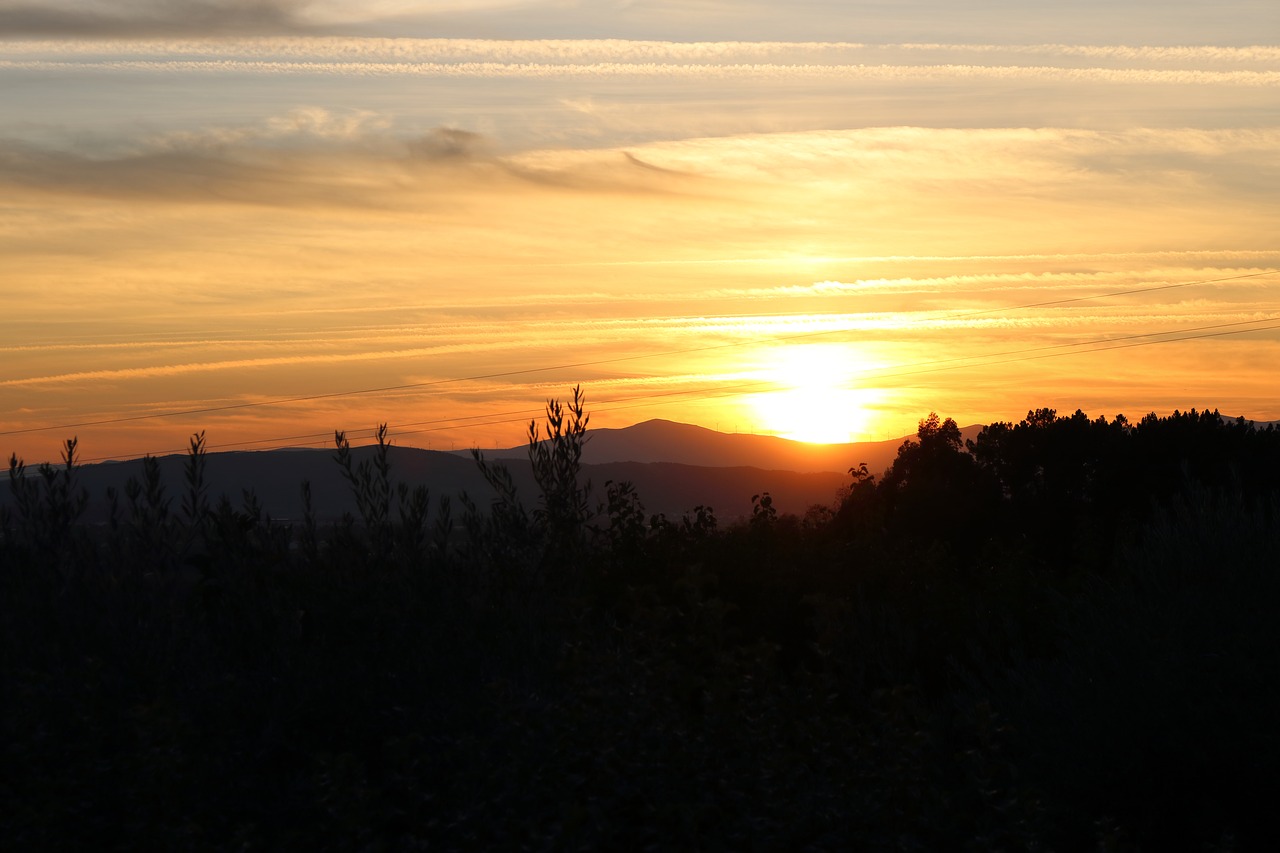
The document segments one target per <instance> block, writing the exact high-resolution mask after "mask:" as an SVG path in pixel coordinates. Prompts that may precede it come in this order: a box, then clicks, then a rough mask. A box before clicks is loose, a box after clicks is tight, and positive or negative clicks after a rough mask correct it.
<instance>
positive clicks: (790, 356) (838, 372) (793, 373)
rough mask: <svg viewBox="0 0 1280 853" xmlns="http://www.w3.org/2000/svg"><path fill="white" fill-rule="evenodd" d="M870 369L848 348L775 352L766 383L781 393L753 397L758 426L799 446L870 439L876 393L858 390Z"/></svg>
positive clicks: (836, 346) (825, 346) (818, 346)
mask: <svg viewBox="0 0 1280 853" xmlns="http://www.w3.org/2000/svg"><path fill="white" fill-rule="evenodd" d="M864 368H865V365H864V364H862V360H861V358H860V357H859V354H858V352H857V351H856V349H855V348H854V347H852V346H850V345H848V344H801V345H792V346H787V347H784V348H781V349H776V350H771V351H770V353H769V364H768V366H766V367H765V368H764V369H763V370H762V371H761V374H762V378H766V379H768V380H769V381H771V382H773V383H775V384H776V385H777V386H779V390H776V391H768V392H765V393H762V394H756V395H753V397H752V400H751V405H752V407H753V409H754V410H755V414H756V418H757V420H758V421H759V422H760V423H761V424H762V425H763V426H764V427H765V428H766V429H767V430H768V431H769V432H771V433H773V434H775V435H780V436H782V437H784V438H790V439H793V440H795V441H806V442H811V443H814V444H838V443H844V442H850V441H857V440H859V438H860V437H861V436H863V435H864V434H865V433H866V428H867V425H868V422H869V420H870V416H869V409H868V407H869V405H870V404H872V403H873V402H874V396H875V395H874V393H873V392H872V391H871V390H869V389H865V388H855V387H853V385H854V382H855V380H856V378H857V374H858V373H859V372H860V370H862V369H864Z"/></svg>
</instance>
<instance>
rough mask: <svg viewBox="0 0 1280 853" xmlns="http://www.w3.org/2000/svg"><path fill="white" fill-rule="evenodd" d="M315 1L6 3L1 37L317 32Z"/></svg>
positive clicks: (1, 7)
mask: <svg viewBox="0 0 1280 853" xmlns="http://www.w3.org/2000/svg"><path fill="white" fill-rule="evenodd" d="M312 5H314V4H313V3H312V2H311V0H43V2H41V3H39V4H35V3H30V2H23V0H0V35H7V36H13V35H17V36H73V37H75V36H78V37H90V38H103V37H134V38H136V37H140V36H171V35H181V34H199V35H217V34H227V35H247V34H254V33H288V32H301V31H308V30H314V29H315V25H314V23H313V22H310V21H309V20H308V19H307V16H306V14H305V13H306V10H307V8H308V7H309V6H312Z"/></svg>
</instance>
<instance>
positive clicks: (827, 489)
mask: <svg viewBox="0 0 1280 853" xmlns="http://www.w3.org/2000/svg"><path fill="white" fill-rule="evenodd" d="M980 429H981V427H967V428H965V429H964V430H963V433H964V434H965V436H966V437H971V436H972V435H975V434H976V433H977V432H978V430H980ZM904 440H905V439H904V438H899V439H894V440H892V441H879V442H866V443H858V444H839V445H811V444H805V443H804V442H798V441H789V440H787V439H784V438H776V437H773V436H762V435H745V434H727V433H721V432H716V431H715V430H710V429H705V428H703V427H698V426H691V425H689V424H680V423H674V422H672V421H664V420H651V421H646V422H644V423H641V424H636V425H635V426H631V427H626V428H624V429H597V430H591V431H590V432H589V440H588V441H587V444H586V448H585V449H584V452H583V461H584V465H583V476H584V477H585V478H587V479H589V480H590V481H591V482H592V484H593V487H594V491H593V495H594V497H595V498H596V499H597V500H600V501H603V499H604V494H605V491H604V490H605V483H606V482H607V481H609V480H613V481H615V482H621V481H624V480H629V481H631V482H632V483H633V484H634V485H635V487H636V492H637V494H638V495H639V496H640V499H641V501H642V503H643V504H644V506H645V510H646V512H648V513H658V512H661V513H665V514H666V515H667V516H668V517H673V518H678V517H679V516H680V515H682V514H683V513H685V512H688V511H689V510H692V509H693V508H694V507H696V506H699V505H703V506H710V507H713V508H714V509H715V511H716V515H717V517H718V518H719V519H720V520H721V521H724V522H728V521H733V520H735V519H737V518H742V517H745V516H748V515H750V513H751V496H752V495H754V494H758V493H761V492H766V491H767V492H769V493H770V494H771V495H772V496H773V499H774V505H775V506H776V507H777V509H778V511H779V512H784V513H788V512H790V513H796V514H802V513H804V512H805V510H807V509H808V508H809V507H810V506H812V505H814V504H821V505H830V504H832V503H833V502H834V501H835V499H836V493H837V490H838V489H839V488H840V487H841V486H842V485H844V484H846V483H847V482H848V481H849V475H848V469H849V468H851V467H854V466H856V465H858V464H860V463H862V462H866V463H867V467H868V468H869V469H870V470H871V471H872V472H873V473H876V474H879V473H881V472H882V471H884V469H886V468H887V467H888V466H889V465H890V464H891V463H892V461H893V459H894V457H895V456H896V454H897V451H898V447H899V446H900V445H901V444H902V442H903V441H904ZM352 452H353V454H354V456H355V458H356V460H357V462H359V460H362V459H365V458H368V456H369V455H370V454H371V453H372V449H371V448H369V447H361V448H354V449H353V451H352ZM483 452H484V454H485V457H486V458H487V459H493V460H501V461H502V462H503V463H504V464H506V465H507V467H508V468H509V469H510V470H511V473H512V476H513V477H514V479H515V482H516V485H517V487H518V490H519V493H520V495H521V497H522V499H523V500H525V501H526V502H527V503H528V506H529V508H530V509H532V508H533V507H534V506H536V500H537V494H538V490H537V486H536V484H535V483H534V480H533V474H532V471H531V469H530V466H529V461H528V454H527V449H526V448H525V447H524V446H521V447H514V448H504V449H500V450H486V451H483ZM206 459H207V469H206V482H207V490H208V495H209V497H210V499H211V501H214V502H216V501H217V500H218V498H220V497H221V496H222V495H226V496H227V497H228V498H229V499H230V501H231V503H232V505H233V506H235V507H236V508H240V507H241V506H243V504H244V493H245V492H246V491H250V490H251V491H252V492H253V493H254V495H255V496H256V497H257V500H258V502H259V504H260V505H261V506H262V508H263V510H264V511H265V512H267V513H269V514H270V515H271V516H272V517H273V518H277V519H291V520H292V519H298V518H300V517H301V516H302V499H301V486H302V483H303V481H309V482H310V484H311V494H312V500H313V506H314V508H315V511H316V514H317V516H318V517H319V518H320V519H322V520H332V519H335V518H339V517H341V515H342V513H344V512H352V513H354V512H355V501H354V499H353V498H352V497H351V490H350V487H349V486H348V484H347V483H346V481H345V480H344V479H343V478H342V473H341V470H340V469H339V468H338V466H337V464H336V463H335V462H334V461H333V453H332V451H328V450H267V451H252V452H251V451H241V452H229V453H210V454H208V456H207V457H206ZM184 461H185V460H184V457H183V456H181V455H175V456H166V457H162V458H161V459H160V460H159V463H160V471H161V476H162V481H163V482H164V484H165V488H166V491H167V494H168V497H169V499H170V508H171V510H172V511H174V512H176V511H177V510H178V507H179V506H180V505H181V499H182V495H183V493H184V489H185V486H184V475H183V466H184ZM391 472H392V478H393V479H394V480H396V481H401V482H404V483H407V484H408V485H410V486H416V485H419V484H421V485H425V486H427V488H428V489H429V490H430V492H431V496H432V501H433V504H435V502H436V501H438V499H439V498H440V497H442V496H446V495H447V496H448V497H449V498H450V499H451V500H453V502H454V507H455V512H457V511H459V510H458V502H457V496H458V494H459V493H460V492H463V491H466V492H467V493H468V494H469V495H470V496H471V497H472V498H473V499H474V500H475V501H476V502H477V503H478V504H480V505H481V506H487V505H488V504H489V502H490V501H491V500H492V497H493V494H492V491H491V490H490V488H489V486H488V484H487V483H486V482H485V480H484V478H483V477H482V476H481V474H480V472H479V470H478V468H477V467H476V464H475V462H474V461H473V460H472V459H471V454H470V451H454V452H447V451H438V450H421V449H418V448H409V447H393V448H391ZM30 474H31V475H33V476H38V475H36V473H35V472H34V471H31V472H30ZM77 476H78V481H79V483H80V485H82V486H84V487H85V488H87V489H88V491H89V495H90V504H89V509H88V512H87V513H86V520H87V521H90V522H100V521H105V520H106V519H107V517H108V503H107V499H106V492H107V489H108V487H112V488H114V489H115V490H116V491H117V492H118V493H119V495H120V501H121V503H122V505H123V503H124V502H125V498H124V487H125V483H126V482H127V481H128V479H129V478H130V477H137V478H139V479H141V477H142V462H141V461H140V460H133V461H129V462H104V463H99V464H95V465H85V466H83V467H81V468H80V469H78V474H77ZM11 503H12V495H11V493H10V490H9V488H8V484H7V483H4V484H0V505H7V504H11ZM122 509H123V506H122Z"/></svg>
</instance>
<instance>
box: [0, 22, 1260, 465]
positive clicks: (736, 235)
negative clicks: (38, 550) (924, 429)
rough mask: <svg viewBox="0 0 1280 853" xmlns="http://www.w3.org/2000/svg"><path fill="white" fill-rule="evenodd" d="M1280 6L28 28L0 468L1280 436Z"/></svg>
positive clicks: (5, 316) (16, 82) (10, 69)
mask: <svg viewBox="0 0 1280 853" xmlns="http://www.w3.org/2000/svg"><path fill="white" fill-rule="evenodd" d="M1278 224H1280V4H1276V3H1275V2H1274V0H1256V2H1252V1H1251V0H1240V2H1230V0H1228V1H1227V2H1222V3H1217V4H1207V3H1204V2H1201V0H1195V2H1191V0H1163V2H1159V3H1156V2H1144V1H1143V0H1106V2H1101V1H1100V0H1098V2H1095V0H1080V2H1074V3H1071V4H1065V3H1061V2H1047V0H1016V2H1015V0H986V2H957V0H946V2H942V0H895V2H889V0H880V2H817V0H815V1H814V2H796V3H788V4H785V5H784V4H778V3H765V2H755V0H746V2H742V0H736V2H732V3H730V2H717V0H697V1H696V2H679V3H677V2H645V0H632V1H631V2H626V0H617V2H574V0H524V2H507V1H506V0H444V2H417V1H416V0H374V2H365V3H361V4H352V3H339V2H336V0H314V2H307V0H273V1H272V2H250V0H126V2H121V0H111V2H107V0H75V1H74V2H72V0H42V2H39V3H35V2H12V0H0V298H2V300H3V301H2V303H0V304H3V311H0V439H3V441H4V442H5V443H3V444H0V450H3V451H8V452H14V453H16V454H17V455H18V456H20V457H22V458H24V459H25V460H27V461H28V462H34V461H39V460H43V459H51V458H53V459H56V457H57V455H58V452H59V449H60V447H61V444H62V442H63V441H64V440H65V439H67V438H71V437H73V436H75V437H77V438H78V439H79V451H80V454H81V458H83V459H85V460H95V459H106V458H117V459H118V458H128V457H132V456H138V455H141V454H144V453H152V454H162V453H168V452H174V451H180V450H182V449H183V448H184V447H186V445H187V441H188V438H189V437H190V436H191V435H192V434H193V433H195V432H197V431H201V430H203V431H204V432H205V433H206V439H207V442H208V444H209V446H210V448H211V449H267V448H275V447H286V446H331V445H332V437H333V431H334V430H335V429H341V430H345V431H347V432H348V434H349V435H350V436H351V437H352V438H353V440H354V442H355V443H363V442H365V441H367V440H368V436H369V435H370V433H371V432H372V430H373V428H374V427H375V426H376V425H377V424H379V423H387V424H388V425H389V429H390V433H391V435H392V437H393V440H394V441H395V443H397V444H402V445H409V446H417V447H429V448H434V449H461V448H465V447H471V446H482V447H493V446H512V445H517V444H520V443H521V442H522V441H523V439H524V435H525V428H526V426H527V424H528V421H529V419H530V418H532V417H537V416H539V415H540V413H541V410H542V407H543V405H544V403H545V402H546V400H547V399H549V398H556V399H564V398H567V397H569V396H570V395H571V393H572V388H573V387H574V386H575V385H581V386H582V388H583V389H584V390H585V393H586V397H587V402H588V408H589V410H590V411H591V413H592V419H591V425H592V426H597V427H621V426H626V425H628V424H631V423H636V422H638V421H642V420H647V419H649V418H668V419H671V420H677V421H683V422H688V423H695V424H700V425H702V426H706V427H710V428H712V429H719V430H722V431H725V432H759V433H768V434H776V435H784V436H788V437H792V438H798V439H803V440H819V441H859V440H881V439H886V438H895V437H899V436H902V435H907V434H910V433H912V432H914V430H915V426H916V423H917V422H918V421H919V420H920V419H921V418H922V417H924V416H926V415H927V414H928V413H929V412H931V411H936V412H938V413H939V414H941V415H943V416H946V417H953V418H955V419H956V420H957V421H958V422H959V423H961V424H974V423H990V422H993V421H1001V420H1004V421H1010V420H1012V421H1017V420H1019V419H1021V418H1022V417H1023V416H1024V415H1025V414H1026V413H1027V411H1028V410H1029V409H1033V408H1042V407H1050V408H1056V409H1058V410H1059V412H1061V413H1068V412H1071V411H1074V410H1075V409H1076V408H1081V409H1083V410H1084V411H1085V412H1086V413H1088V414H1090V415H1091V416H1093V417H1097V416H1106V417H1108V418H1110V417H1113V416H1114V415H1117V414H1125V415H1126V416H1128V417H1129V418H1130V419H1135V418H1138V417H1141V416H1142V415H1144V414H1146V413H1147V412H1157V413H1159V414H1167V413H1169V412H1171V411H1172V410H1174V409H1182V410H1186V409H1189V408H1192V407H1195V408H1218V409H1220V410H1221V411H1222V412H1223V413H1225V414H1229V415H1231V416H1244V417H1246V418H1250V419H1256V420H1260V421H1262V420H1268V421H1269V420H1277V419H1280V393H1277V388H1280V385H1277V383H1276V380H1275V373H1276V366H1277V365H1278V364H1280V273H1277V270H1278V269H1280V227H1277V226H1278Z"/></svg>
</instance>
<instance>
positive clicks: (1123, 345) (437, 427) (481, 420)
mask: <svg viewBox="0 0 1280 853" xmlns="http://www.w3.org/2000/svg"><path fill="white" fill-rule="evenodd" d="M1259 323H1270V325H1257V324H1259ZM1241 326H1252V328H1240V327H1241ZM1223 329H1226V331H1209V330H1223ZM1272 329H1280V317H1275V316H1272V317H1265V318H1261V319H1257V320H1241V321H1237V322H1232V323H1215V324H1212V325H1208V326H1199V327H1195V328H1192V329H1183V330H1181V331H1182V332H1183V333H1184V334H1181V335H1179V336H1176V337H1166V338H1163V339H1161V340H1141V339H1143V338H1156V337H1160V336H1163V335H1172V334H1174V332H1172V331H1161V332H1146V333H1142V334H1135V335H1125V336H1122V337H1119V338H1099V339H1094V340H1090V341H1078V342H1075V343H1067V344H1054V345H1052V346H1046V347H1029V348H1026V349H1021V350H1008V351H1005V352H1000V353H987V354H984V355H977V356H965V357H959V358H953V359H937V360H933V361H923V362H915V363H913V364H906V365H898V366H897V367H895V368H888V369H886V370H879V371H870V372H869V374H868V375H866V378H868V379H871V380H883V379H896V378H901V377H904V376H919V375H924V374H929V373H941V372H945V371H951V370H963V369H965V368H971V367H990V366H993V365H998V364H1013V363H1016V362H1020V361H1038V360H1041V359H1046V358H1061V357H1063V356H1069V355H1085V354H1089V353H1095V352H1106V351H1109V350H1116V349H1129V348H1132V347H1140V346H1155V345H1157V344H1169V343H1179V342H1182V341H1190V340H1199V339H1203V338H1216V337H1226V336H1230V335H1240V334H1244V333H1246V332H1257V331H1270V330H1272ZM1186 332H1201V334H1185V333H1186ZM1081 347H1092V348H1091V349H1080V348H1081ZM1063 350H1074V351H1069V352H1068V351H1063ZM1003 356H1019V357H1016V358H1002V357H1003ZM993 358H997V359H1001V358H1002V360H998V361H991V360H989V359H993ZM957 361H965V362H971V363H966V364H953V362H957ZM903 367H908V368H910V367H921V368H924V369H921V370H902V369H901V368H903ZM775 384H777V383H776V382H775V381H774V380H769V379H760V380H752V381H750V382H741V383H736V384H733V385H723V384H721V385H715V386H710V387H700V388H691V389H683V390H680V391H670V392H665V393H661V394H640V395H636V396H634V397H625V398H620V399H613V400H602V401H599V402H598V403H597V406H596V407H594V408H593V409H592V411H593V413H603V412H613V411H622V410H626V409H638V408H646V407H650V406H657V405H662V402H661V401H663V400H666V399H668V398H671V397H680V396H689V395H694V394H696V395H699V396H701V397H703V398H718V397H725V396H733V395H735V394H737V393H740V392H741V391H743V390H745V389H748V388H760V387H762V386H769V385H775ZM636 401H642V402H636ZM613 403H625V404H627V405H617V406H610V404H613ZM602 406H609V407H608V408H602ZM541 412H542V409H521V410H516V411H511V412H499V413H494V414H489V415H472V416H462V417H456V418H439V419H436V420H429V421H415V422H410V423H405V424H391V425H389V426H388V429H389V430H392V431H393V432H392V434H393V435H396V436H400V435H420V434H422V433H427V432H440V431H443V430H447V429H456V428H457V427H458V426H461V425H463V424H461V423H460V422H462V421H476V423H471V424H466V425H467V426H472V427H481V426H498V425H505V424H512V423H523V422H524V421H525V420H526V419H528V417H529V416H530V415H532V416H535V417H536V416H537V415H539V414H541ZM513 415H519V416H520V417H512V416H513ZM495 418H496V419H495ZM409 426H421V427H423V428H422V429H413V430H406V429H404V427H409ZM355 432H357V433H364V432H368V433H370V434H372V433H373V432H374V430H373V429H371V428H370V429H358V430H355ZM328 437H329V433H328V432H325V433H308V434H305V435H297V436H280V437H275V438H262V439H251V440H248V441H238V442H228V443H225V444H215V445H208V449H210V450H215V449H221V448H232V447H244V446H246V445H255V444H273V445H274V444H277V443H278V442H290V441H298V440H302V439H312V440H313V441H317V442H318V441H320V440H322V439H327V438H328ZM286 446H289V445H278V446H277V447H274V448H272V449H280V448H282V447H286ZM185 450H186V448H177V449H172V450H166V451H157V452H156V453H154V454H151V455H156V456H158V455H168V454H172V453H182V452H184V451H185ZM112 458H115V457H95V458H90V459H84V460H82V461H84V462H100V461H105V460H106V459H112Z"/></svg>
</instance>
